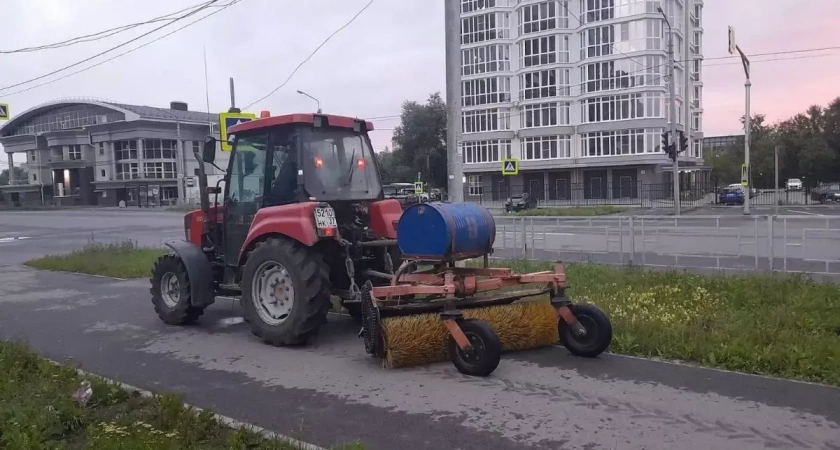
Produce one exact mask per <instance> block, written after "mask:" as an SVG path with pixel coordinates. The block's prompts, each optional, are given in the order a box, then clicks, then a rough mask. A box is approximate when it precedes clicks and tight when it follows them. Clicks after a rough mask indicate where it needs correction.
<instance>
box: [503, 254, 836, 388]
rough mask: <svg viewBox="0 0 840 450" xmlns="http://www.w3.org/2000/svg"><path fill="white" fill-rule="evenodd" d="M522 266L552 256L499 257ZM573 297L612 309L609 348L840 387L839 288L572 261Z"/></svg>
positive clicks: (802, 280)
mask: <svg viewBox="0 0 840 450" xmlns="http://www.w3.org/2000/svg"><path fill="white" fill-rule="evenodd" d="M494 265H496V266H499V267H512V268H514V269H515V270H517V271H519V272H523V273H527V272H536V271H541V270H550V268H551V265H550V264H548V263H535V262H529V261H498V262H494ZM566 270H567V274H568V280H569V290H568V293H569V296H570V298H571V299H572V301H575V302H578V303H592V304H595V305H597V306H599V307H601V308H603V309H604V310H605V312H606V313H607V314H608V315H609V317H610V319H611V320H612V323H613V328H614V333H615V334H614V340H613V344H612V347H611V350H610V351H611V352H613V353H619V354H625V355H633V356H642V357H658V358H663V359H672V360H682V361H688V362H693V363H698V364H701V365H704V366H710V367H717V368H722V369H728V370H733V371H738V372H745V373H752V374H761V375H769V376H777V377H783V378H790V379H797V380H803V381H812V382H818V383H825V384H830V385H833V386H840V292H839V291H838V289H837V286H834V285H827V284H820V283H814V282H812V281H810V280H808V279H807V278H806V277H803V276H783V275H774V276H770V275H763V276H739V277H723V276H719V277H710V276H698V275H691V274H687V273H683V272H676V271H672V272H652V271H646V270H643V269H637V268H634V269H622V268H613V267H607V266H598V265H590V264H575V265H571V266H568V267H567V269H566Z"/></svg>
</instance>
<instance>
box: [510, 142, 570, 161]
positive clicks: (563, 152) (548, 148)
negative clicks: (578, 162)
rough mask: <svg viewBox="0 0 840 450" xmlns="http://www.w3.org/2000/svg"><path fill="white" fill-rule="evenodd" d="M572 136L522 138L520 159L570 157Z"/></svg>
mask: <svg viewBox="0 0 840 450" xmlns="http://www.w3.org/2000/svg"><path fill="white" fill-rule="evenodd" d="M571 156H572V138H571V137H570V136H537V137H526V138H522V159H524V160H530V161H534V160H541V159H559V158H570V157H571Z"/></svg>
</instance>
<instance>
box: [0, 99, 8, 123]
mask: <svg viewBox="0 0 840 450" xmlns="http://www.w3.org/2000/svg"><path fill="white" fill-rule="evenodd" d="M0 120H9V105H7V104H6V103H0Z"/></svg>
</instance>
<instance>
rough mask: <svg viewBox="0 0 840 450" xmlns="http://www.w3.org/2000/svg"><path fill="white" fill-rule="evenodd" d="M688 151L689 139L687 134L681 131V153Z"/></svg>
mask: <svg viewBox="0 0 840 450" xmlns="http://www.w3.org/2000/svg"><path fill="white" fill-rule="evenodd" d="M686 150H688V138H687V137H685V133H684V132H683V131H680V153H682V152H684V151H686Z"/></svg>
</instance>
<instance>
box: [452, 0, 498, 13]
mask: <svg viewBox="0 0 840 450" xmlns="http://www.w3.org/2000/svg"><path fill="white" fill-rule="evenodd" d="M500 6H501V5H500ZM495 7H496V0H461V13H469V12H473V11H481V10H482V9H487V8H495Z"/></svg>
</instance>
